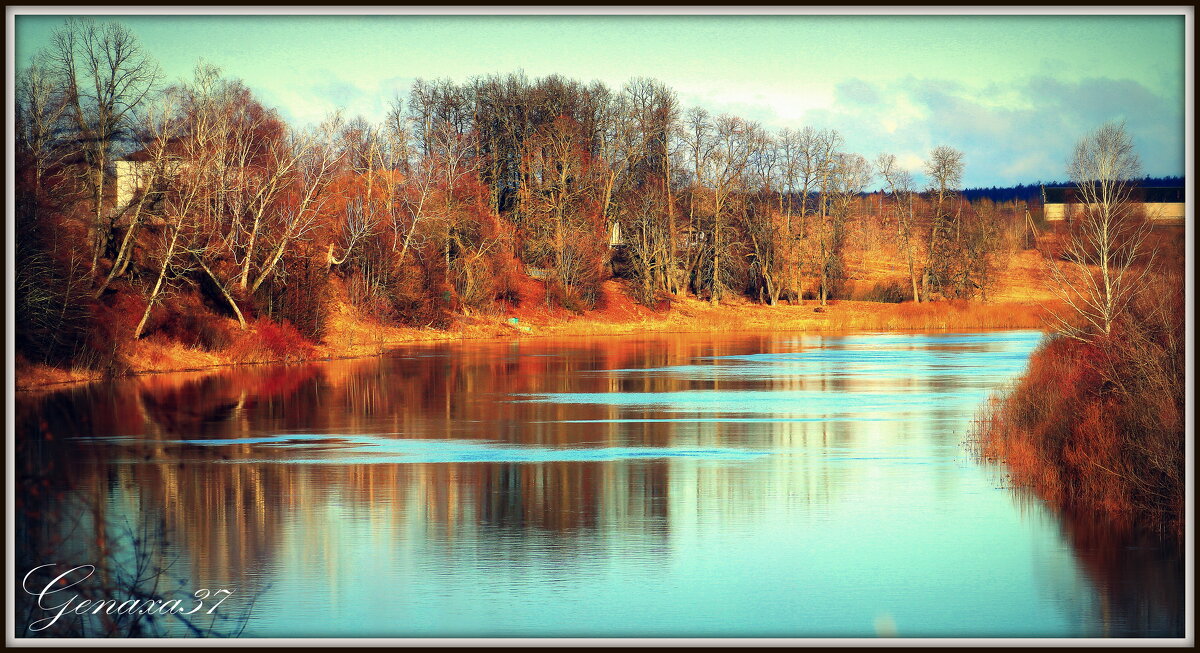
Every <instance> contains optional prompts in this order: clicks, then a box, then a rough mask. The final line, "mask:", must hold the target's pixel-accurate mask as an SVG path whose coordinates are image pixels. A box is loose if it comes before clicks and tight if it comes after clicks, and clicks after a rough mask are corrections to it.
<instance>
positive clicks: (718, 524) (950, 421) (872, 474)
mask: <svg viewBox="0 0 1200 653" xmlns="http://www.w3.org/2000/svg"><path fill="white" fill-rule="evenodd" d="M1037 339H1038V334H1036V333H1031V332H1004V333H988V334H949V335H948V334H939V335H919V334H860V335H839V336H789V335H778V334H776V335H761V336H746V335H739V336H660V337H652V338H603V339H592V340H586V339H580V340H572V341H551V340H536V341H519V342H511V343H483V344H480V343H474V344H438V345H428V346H423V347H414V348H413V349H410V350H405V351H404V352H400V353H396V354H394V355H390V356H387V357H385V358H382V359H369V360H357V361H332V362H327V363H320V364H307V365H293V366H279V367H257V368H243V369H237V370H226V371H221V372H218V373H213V374H190V375H156V376H147V377H141V378H137V379H133V380H128V381H122V382H116V383H108V384H96V385H92V386H87V387H83V388H76V389H72V390H68V391H64V392H59V393H53V394H48V395H44V396H38V397H32V396H31V397H22V398H21V400H20V401H19V402H18V415H17V419H18V434H19V436H20V437H19V443H20V447H19V449H20V450H19V452H18V456H19V460H20V461H21V465H20V466H19V471H20V472H21V473H20V476H21V478H20V479H19V480H20V482H21V483H22V484H23V485H22V487H24V488H26V490H28V489H29V488H31V487H37V488H38V490H37V492H36V493H32V492H28V491H25V492H22V493H21V496H22V497H23V502H24V503H23V505H22V508H23V509H24V518H23V519H20V520H18V526H19V531H20V534H19V535H20V539H19V543H20V546H19V547H18V548H19V551H20V554H21V555H20V558H19V560H22V561H25V562H27V563H32V562H33V561H34V560H40V559H41V558H42V557H44V556H45V555H50V554H51V553H52V554H54V555H59V556H61V557H64V558H70V559H79V560H87V559H89V558H96V557H97V556H100V557H104V556H114V555H117V554H116V553H114V552H113V551H112V548H113V547H115V544H114V541H115V538H114V535H113V530H114V529H115V528H116V527H117V526H118V525H119V524H128V523H130V522H131V521H132V522H136V523H143V524H144V523H153V524H157V525H160V526H161V527H162V530H163V531H164V532H165V533H167V534H168V537H167V540H168V544H167V546H165V547H164V548H163V549H162V550H161V551H160V552H159V553H158V555H160V556H161V557H162V558H163V559H164V560H167V559H171V560H177V561H179V562H178V564H177V566H176V569H180V570H184V575H185V576H186V577H187V578H189V579H190V580H191V581H192V582H193V583H194V584H195V586H201V585H204V584H210V585H221V586H235V587H237V588H238V589H239V591H240V592H241V595H243V596H249V595H251V594H254V593H256V592H257V593H260V594H261V598H260V601H259V602H258V604H257V605H256V606H255V613H254V618H253V619H252V621H251V622H250V624H249V627H248V628H247V631H246V634H247V635H251V636H304V635H311V636H422V635H462V636H476V635H477V636H504V635H564V636H618V635H621V636H658V635H678V636H722V635H747V636H748V635H770V636H826V635H829V636H843V635H845V636H869V635H872V634H874V624H876V623H877V622H878V621H879V619H880V616H881V615H885V616H886V618H887V619H890V620H892V621H893V622H894V623H895V625H896V630H897V632H898V633H899V634H900V635H909V636H912V635H928V636H940V635H950V636H973V635H985V636H1006V635H1012V636H1017V635H1034V636H1036V635H1057V636H1078V635H1115V634H1124V635H1147V634H1154V635H1162V634H1172V633H1175V632H1177V631H1178V629H1179V628H1181V626H1180V625H1179V624H1181V617H1176V616H1175V615H1176V612H1178V614H1182V607H1181V603H1182V599H1181V598H1180V597H1181V596H1182V585H1181V580H1179V579H1180V578H1181V575H1180V574H1179V573H1177V572H1178V571H1179V568H1180V567H1181V562H1180V560H1181V557H1180V555H1179V554H1178V552H1174V553H1172V552H1170V551H1167V552H1165V553H1164V551H1165V549H1163V546H1162V545H1161V544H1160V543H1156V542H1148V543H1143V544H1144V546H1146V547H1147V548H1146V550H1147V551H1151V552H1152V553H1151V554H1148V555H1139V554H1129V553H1125V552H1124V551H1126V550H1127V547H1126V546H1125V545H1123V544H1122V545H1115V544H1109V543H1102V544H1099V545H1095V546H1093V544H1090V543H1094V542H1095V541H1096V537H1095V536H1094V534H1093V536H1089V537H1086V538H1083V539H1081V536H1080V534H1079V531H1078V530H1077V529H1076V530H1072V528H1073V527H1071V526H1069V525H1070V524H1072V523H1073V522H1071V521H1070V520H1062V519H1061V518H1058V517H1055V516H1053V515H1050V514H1048V513H1047V512H1046V511H1045V510H1044V509H1042V508H1041V507H1040V506H1038V505H1036V504H1032V505H1030V504H1023V503H1021V502H1020V501H1019V500H1015V499H1014V497H1013V495H1012V494H1011V493H1010V492H1008V491H1006V490H1003V489H1000V488H997V487H996V483H995V479H994V476H993V475H992V474H991V473H990V472H989V470H985V469H981V468H980V467H978V466H977V465H975V464H974V463H973V462H972V461H971V460H970V459H969V457H968V456H967V455H966V454H965V453H964V452H963V450H962V448H961V446H960V440H961V437H962V435H963V433H964V431H965V430H966V426H967V424H968V421H969V419H970V418H971V416H972V415H973V413H974V411H975V410H976V408H977V407H978V406H979V405H980V404H981V402H982V401H983V400H984V398H986V396H987V394H988V393H989V392H990V391H991V390H993V389H995V388H996V387H998V386H999V385H1000V384H1002V383H1004V382H1006V381H1007V380H1008V379H1011V378H1012V377H1013V376H1014V375H1015V374H1017V373H1019V372H1020V370H1021V369H1022V368H1023V365H1024V362H1025V360H1026V358H1027V357H1028V354H1029V352H1030V351H1031V349H1032V348H1033V346H1035V345H1036V342H1037ZM1064 528H1065V529H1066V534H1065V535H1064V531H1063V529H1064ZM1098 532H1100V533H1102V532H1104V531H1103V530H1101V531H1098ZM81 533H86V536H81ZM1085 540H1086V542H1085ZM1072 546H1074V548H1075V549H1078V550H1079V551H1081V553H1080V554H1078V555H1076V554H1075V553H1074V552H1073V550H1072ZM1136 550H1140V549H1135V551H1136ZM1098 551H1102V552H1103V553H1096V552H1098ZM1100 558H1103V559H1104V560H1105V562H1104V563H1103V564H1098V563H1096V562H1095V560H1097V559H1100ZM1143 559H1145V561H1144V562H1133V561H1135V560H1143ZM33 564H37V563H33ZM1131 564H1136V565H1139V569H1141V568H1143V567H1151V568H1152V569H1146V570H1143V571H1146V573H1149V574H1150V575H1151V576H1152V577H1155V578H1159V579H1160V581H1159V582H1157V583H1156V584H1155V585H1154V587H1155V588H1156V589H1155V590H1154V592H1155V593H1156V596H1157V595H1158V594H1161V595H1163V596H1166V597H1168V598H1169V597H1172V596H1174V597H1176V601H1175V602H1174V603H1172V602H1171V601H1169V600H1168V601H1162V600H1159V599H1158V598H1156V597H1151V596H1147V592H1146V591H1144V590H1145V588H1143V587H1141V586H1139V585H1138V584H1137V583H1136V582H1126V581H1115V580H1113V575H1112V574H1108V575H1106V574H1107V573H1108V572H1106V571H1105V570H1110V569H1117V568H1122V565H1131ZM1117 575H1118V576H1120V577H1121V578H1124V579H1129V578H1135V577H1136V576H1134V575H1132V574H1130V573H1128V572H1121V573H1119V574H1117ZM1173 579H1174V580H1175V581H1178V583H1179V584H1177V585H1172V582H1173ZM1048 587H1049V588H1053V589H1052V590H1051V591H1047V588H1048ZM1139 610H1140V611H1141V613H1139V612H1138V611H1139ZM1114 611H1119V612H1121V613H1122V614H1129V615H1133V616H1131V617H1128V618H1126V617H1122V618H1120V619H1116V620H1114V619H1113V618H1112V613H1113V612H1114ZM1138 614H1144V615H1146V616H1145V618H1137V617H1136V615H1138ZM1114 623H1117V624H1118V626H1119V627H1114V626H1113V624H1114Z"/></svg>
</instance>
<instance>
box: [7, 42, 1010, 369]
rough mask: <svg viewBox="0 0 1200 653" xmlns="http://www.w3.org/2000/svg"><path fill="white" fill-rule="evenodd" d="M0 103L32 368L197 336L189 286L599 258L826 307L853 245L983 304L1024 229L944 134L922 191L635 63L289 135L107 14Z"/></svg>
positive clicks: (219, 303)
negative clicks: (153, 51) (977, 186)
mask: <svg viewBox="0 0 1200 653" xmlns="http://www.w3.org/2000/svg"><path fill="white" fill-rule="evenodd" d="M16 100H17V101H16V125H17V153H16V154H17V163H18V175H17V188H16V204H17V221H18V225H17V227H18V242H19V245H20V247H19V252H18V262H17V275H18V279H17V304H18V306H17V309H18V310H17V313H18V316H19V317H18V319H19V328H18V338H19V341H20V345H21V348H22V351H23V352H24V353H25V354H27V355H28V356H30V357H31V358H36V359H44V360H47V361H53V360H64V359H67V358H71V357H73V356H76V355H77V354H79V352H80V351H83V350H86V349H87V347H85V344H88V345H89V346H92V347H93V348H94V347H95V346H96V344H97V337H98V336H96V333H95V331H96V330H95V328H94V326H95V325H96V324H98V323H106V324H110V326H111V324H115V323H120V324H121V326H120V327H119V328H117V327H115V326H111V328H109V332H106V333H104V334H101V335H102V336H103V337H99V340H100V341H105V340H113V339H121V338H125V339H128V338H133V339H137V338H140V337H143V336H145V335H147V334H149V333H152V332H154V331H164V332H179V333H183V332H187V331H196V330H201V331H202V330H203V325H202V324H193V323H192V322H194V321H195V318H194V317H189V315H190V313H189V312H188V311H187V310H184V309H182V308H179V307H180V306H181V305H183V304H185V303H186V302H187V301H191V300H189V299H187V298H189V297H192V298H194V297H199V298H201V299H202V301H203V303H204V305H205V307H206V308H207V309H208V310H212V311H218V312H221V313H224V314H226V315H228V316H229V317H231V318H233V319H235V320H236V321H237V323H238V324H239V326H240V327H241V328H242V329H247V328H249V326H250V323H251V322H253V321H254V320H258V319H264V318H265V319H268V320H273V321H276V322H282V321H287V322H288V323H290V324H292V325H294V326H295V327H296V328H298V329H300V331H301V332H302V333H303V334H304V335H306V336H308V337H310V338H317V337H319V336H320V334H321V329H322V325H323V320H324V311H325V310H326V308H327V307H326V302H324V301H323V298H324V297H325V296H326V295H327V294H328V293H329V292H331V291H330V288H329V283H330V281H331V280H333V279H337V280H339V281H340V283H341V284H342V285H344V287H345V289H346V292H347V294H348V298H349V301H350V302H352V303H353V304H354V305H356V306H357V307H359V308H360V309H363V310H364V311H366V312H368V313H369V314H372V315H375V316H378V317H380V318H381V319H386V320H393V321H399V322H407V323H413V324H423V325H424V324H429V325H437V324H441V323H444V322H445V320H446V319H447V317H448V315H450V314H452V313H453V312H455V311H468V312H469V311H474V310H478V311H488V310H492V309H494V308H495V307H496V306H498V305H501V304H505V303H509V304H511V303H513V302H517V301H520V297H521V293H520V287H521V284H522V279H523V278H527V277H525V275H526V274H533V275H534V276H537V277H539V278H541V279H543V282H544V284H545V289H546V293H545V297H546V299H545V301H547V302H549V303H554V304H557V305H560V306H565V307H567V308H571V309H576V310H578V309H583V308H587V307H591V306H594V305H595V304H596V302H597V301H598V300H599V298H600V287H601V283H602V282H603V281H604V280H606V279H608V278H611V277H613V276H615V277H617V278H621V279H624V280H626V282H627V284H628V288H629V291H630V293H631V294H632V295H633V296H634V297H635V298H636V299H638V300H639V301H642V302H644V303H646V304H655V303H657V302H660V301H663V300H664V299H669V298H670V297H673V296H678V295H680V294H685V293H687V294H691V295H693V296H696V297H698V298H701V299H704V300H708V301H712V302H714V303H715V302H719V301H721V300H722V299H723V298H725V297H728V296H730V295H743V296H747V297H750V298H752V299H756V300H759V301H763V302H765V303H769V304H774V303H777V302H780V301H792V302H795V301H802V300H804V299H806V298H811V299H814V300H816V301H819V302H820V303H822V304H824V303H825V302H827V301H828V300H830V299H831V298H838V297H843V296H845V295H846V286H845V282H846V280H847V276H848V270H849V267H850V264H851V261H850V260H848V257H849V256H850V255H851V254H852V253H853V252H859V251H861V250H863V249H864V248H865V249H871V248H877V249H879V250H880V251H886V252H887V253H890V254H893V255H894V256H895V258H896V260H899V261H902V266H901V267H902V269H903V274H902V277H903V280H904V281H903V284H902V285H903V291H902V293H901V294H902V295H903V296H902V297H900V298H902V299H910V300H915V301H930V300H936V299H939V298H970V297H976V296H983V297H984V298H986V293H987V290H988V287H989V286H990V285H991V284H992V283H993V280H994V272H995V270H996V269H997V266H998V265H1000V264H1001V261H1002V257H1003V254H1004V252H1005V251H1006V249H1012V248H1013V247H1015V246H1016V245H1014V242H1015V239H1014V238H1013V237H1012V233H1015V232H1016V231H1019V230H1020V229H1023V228H1024V220H1025V216H1024V211H1023V207H1019V206H1018V205H1017V204H1014V203H1008V204H1005V205H998V204H996V203H994V202H991V201H988V200H979V201H975V202H971V201H968V198H967V197H966V196H965V195H964V193H963V192H962V190H961V186H962V175H963V171H964V167H965V164H966V162H965V160H964V157H963V154H962V152H960V151H958V150H956V149H954V148H953V147H950V146H945V145H943V146H939V147H936V148H934V149H933V150H932V151H931V152H930V153H929V155H928V158H927V161H926V162H925V163H924V167H923V171H924V173H925V176H926V177H927V178H928V180H929V181H928V183H927V184H923V185H921V184H918V183H917V182H916V181H915V179H914V175H913V173H912V171H910V170H907V169H904V168H903V167H902V166H900V165H899V164H898V163H897V159H896V157H895V156H894V155H893V154H889V153H881V154H877V155H876V156H873V157H872V158H871V159H868V158H867V157H866V156H864V155H862V154H859V153H854V152H850V151H848V150H847V148H846V147H845V142H844V138H843V136H842V135H841V134H840V133H839V132H838V131H837V130H834V129H818V128H815V127H812V126H803V127H799V128H794V129H793V128H785V129H780V130H771V129H768V128H765V127H763V126H762V125H760V124H758V123H755V122H753V121H749V120H746V119H744V118H742V117H739V116H736V115H731V114H721V115H712V114H710V113H709V112H708V111H707V110H705V109H704V108H701V107H690V108H684V107H683V106H682V105H681V103H680V101H679V99H678V96H677V94H676V93H675V91H673V90H672V89H671V88H669V87H668V86H666V85H665V84H663V83H662V82H660V81H657V80H654V79H649V78H635V79H632V80H630V81H629V82H627V83H626V84H624V85H623V86H622V87H621V88H619V89H613V88H609V87H608V86H606V85H604V84H602V83H599V82H592V83H590V84H585V83H582V82H579V81H576V80H572V79H568V78H565V77H563V76H559V75H550V76H547V77H543V78H538V79H530V78H528V77H526V76H525V75H524V74H523V73H520V72H517V73H509V74H493V75H485V76H479V77H473V78H470V79H468V80H466V81H465V82H462V83H456V82H454V81H451V80H444V79H439V80H424V79H419V80H417V81H416V82H414V83H413V85H412V87H411V89H410V90H409V92H408V93H407V96H406V97H403V98H401V97H399V96H397V97H395V98H393V100H392V102H391V104H390V107H389V110H388V111H387V113H386V116H385V117H384V118H383V119H382V120H381V121H378V122H370V121H367V120H365V119H363V118H361V117H358V118H353V119H346V118H345V117H344V116H343V115H342V114H341V113H340V112H337V113H334V114H332V115H330V116H329V117H328V118H327V119H326V120H324V121H323V122H322V123H321V124H319V125H316V126H312V127H299V126H296V125H289V124H287V123H286V122H285V121H284V120H282V119H281V118H280V116H279V114H278V112H277V111H275V110H274V109H272V108H270V107H267V106H264V105H263V104H262V103H261V102H260V101H259V99H257V98H256V97H255V96H254V93H253V92H252V91H251V90H250V89H249V88H248V87H247V86H246V85H245V84H244V83H243V82H242V81H240V80H237V79H232V78H229V77H227V76H225V75H223V74H222V72H221V70H220V69H219V68H217V67H216V66H214V65H212V64H209V63H204V62H201V63H200V64H198V65H197V66H196V68H195V70H194V72H193V74H192V76H191V79H188V80H185V81H179V82H175V83H170V84H167V83H164V80H163V76H162V74H161V72H160V70H159V68H158V66H157V64H156V63H155V61H154V59H153V58H152V56H151V55H150V54H149V53H147V52H145V51H144V50H143V49H142V47H141V45H140V44H139V42H138V40H137V38H136V36H135V35H134V34H133V33H132V32H131V31H130V30H129V29H128V28H126V27H125V26H123V25H121V24H119V23H97V22H95V21H92V20H90V19H70V20H68V21H66V22H65V23H64V25H63V26H61V27H60V28H59V29H58V30H57V31H56V32H55V33H54V36H53V38H52V40H51V42H50V44H49V45H48V46H47V47H46V48H45V49H43V50H42V51H40V52H38V53H37V54H36V56H35V57H34V58H33V60H32V63H31V64H30V65H28V66H27V67H26V68H24V69H23V70H21V71H19V74H18V79H17V98H16ZM876 180H879V182H880V183H881V185H882V186H883V190H882V191H880V192H876V193H868V192H867V189H868V187H869V186H871V185H872V183H873V182H874V181H876ZM87 325H92V327H88V326H87ZM89 329H90V330H89ZM118 332H119V333H118Z"/></svg>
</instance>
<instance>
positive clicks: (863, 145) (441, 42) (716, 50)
mask: <svg viewBox="0 0 1200 653" xmlns="http://www.w3.org/2000/svg"><path fill="white" fill-rule="evenodd" d="M64 19H65V16H63V15H54V16H33V15H17V16H16V18H15V61H16V63H17V65H18V66H21V65H24V64H26V63H27V62H28V60H29V58H30V57H31V56H32V55H33V53H34V52H36V51H37V50H38V49H40V48H42V47H44V46H45V45H46V43H47V42H48V38H49V35H50V33H51V32H52V31H53V30H54V29H55V28H57V27H58V26H59V25H61V24H62V22H63V20H64ZM97 20H118V21H120V22H122V23H125V24H126V25H127V26H128V27H130V28H131V29H132V30H133V32H134V33H135V34H136V35H137V36H138V38H139V39H140V40H141V42H142V44H143V46H144V47H145V49H146V51H147V52H148V53H149V54H151V55H152V56H153V57H154V58H155V59H156V60H157V61H158V62H159V64H160V66H161V67H162V70H163V73H164V76H165V79H166V80H167V81H178V80H184V79H187V78H189V77H190V75H191V71H192V69H193V67H194V66H195V64H196V62H197V61H199V60H200V59H204V60H206V61H208V62H210V63H213V64H216V65H217V66H219V67H221V69H222V70H223V71H224V74H225V75H227V76H230V77H237V78H240V79H242V80H243V81H244V82H245V83H246V85H247V86H249V87H250V88H251V89H252V90H254V91H255V93H256V95H257V96H258V97H259V99H260V101H262V102H263V104H265V105H267V106H272V107H274V108H276V109H278V110H279V112H280V114H281V115H282V116H283V117H285V118H286V119H288V120H289V121H290V122H292V123H293V124H297V125H303V124H308V123H314V122H318V121H320V120H321V119H322V118H323V117H324V116H325V115H327V114H328V113H329V112H330V111H332V110H334V109H336V108H338V107H342V108H344V109H345V113H346V115H347V117H354V116H356V115H362V116H364V117H366V118H367V119H369V120H378V119H380V118H382V117H383V114H384V111H385V108H386V106H387V104H388V101H389V100H390V99H391V98H392V97H393V96H394V95H395V94H397V93H399V94H400V95H401V96H404V95H406V94H407V90H408V89H409V88H410V86H411V85H412V82H413V80H415V79H417V78H424V79H437V78H449V79H452V80H454V81H456V82H460V83H461V82H464V81H466V80H467V79H468V78H470V77H472V76H476V75H485V74H490V73H508V72H513V71H516V70H524V71H525V73H526V75H527V76H529V77H530V78H536V77H542V76H545V75H549V74H552V73H558V74H561V75H563V76H565V77H569V78H574V79H578V80H580V81H583V82H590V81H593V80H600V81H602V82H604V83H606V84H607V85H608V86H610V87H611V88H614V89H619V88H620V87H621V86H622V85H623V84H624V83H625V82H626V81H628V80H629V79H631V78H633V77H639V76H645V77H653V78H656V79H658V80H661V81H662V82H664V83H665V84H667V85H668V86H670V87H671V88H673V89H675V91H676V92H677V93H678V95H679V99H680V102H681V104H682V106H683V107H684V108H687V107H691V106H703V107H705V108H707V109H708V110H710V111H712V112H713V113H715V114H719V113H726V112H728V113H733V114H736V115H740V116H742V117H743V118H746V119H749V120H755V121H758V122H760V123H761V124H762V125H763V126H764V127H767V128H769V129H772V130H777V129H780V128H784V127H790V128H799V127H804V126H810V125H811V126H813V127H818V128H833V129H837V130H838V131H839V132H840V133H841V134H842V135H843V137H844V138H845V143H846V148H847V149H848V150H850V151H853V152H858V153H860V154H863V155H864V156H866V157H867V158H868V159H874V157H875V156H876V155H877V154H878V153H880V152H889V153H893V154H896V155H897V158H898V160H899V162H900V163H901V165H903V166H905V167H907V168H909V169H910V170H913V171H916V172H919V171H920V168H921V165H922V161H923V160H924V159H925V158H926V157H927V156H928V153H929V151H930V150H931V149H932V148H934V147H936V146H938V145H950V146H953V147H956V148H958V149H960V150H962V151H963V153H964V158H965V162H966V170H965V174H964V185H965V186H968V187H971V186H993V185H996V186H1001V185H1010V184H1017V183H1032V182H1036V181H1050V180H1063V179H1065V178H1066V171H1065V170H1066V162H1067V159H1068V157H1069V156H1070V153H1071V150H1072V148H1073V146H1074V144H1075V143H1076V142H1078V140H1079V139H1080V138H1082V137H1084V136H1085V135H1086V134H1087V133H1088V132H1090V131H1092V130H1094V129H1096V128H1097V127H1099V126H1100V125H1102V124H1103V123H1105V122H1107V121H1110V120H1124V121H1125V122H1126V127H1127V129H1128V131H1129V133H1130V134H1131V136H1132V137H1133V140H1134V143H1135V146H1136V147H1137V149H1138V152H1139V154H1140V156H1141V159H1142V165H1143V170H1144V172H1145V173H1146V174H1150V175H1155V176H1159V175H1182V174H1184V170H1185V152H1184V143H1185V131H1184V129H1185V127H1184V125H1185V116H1186V113H1185V112H1186V105H1185V94H1186V88H1185V74H1186V71H1185V22H1184V16H1183V15H1149V16H1133V15H1110V16H1085V15H1069V16H1051V15H1042V16H984V15H974V16H866V15H863V16H811V15H810V16H794V15H793V16H779V15H775V16H765V15H758V16H728V15H723V16H679V15H676V16H404V15H393V16H331V15H322V16H270V15H266V16H263V15H260V16H212V15H209V16H184V15H174V16H151V15H140V16H97ZM875 185H876V186H877V185H878V184H875Z"/></svg>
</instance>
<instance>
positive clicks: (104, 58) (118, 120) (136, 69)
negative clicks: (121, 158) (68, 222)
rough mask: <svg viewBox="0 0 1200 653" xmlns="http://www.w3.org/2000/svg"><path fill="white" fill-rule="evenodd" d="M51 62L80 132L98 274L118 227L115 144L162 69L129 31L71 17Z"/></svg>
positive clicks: (56, 36) (57, 35)
mask: <svg viewBox="0 0 1200 653" xmlns="http://www.w3.org/2000/svg"><path fill="white" fill-rule="evenodd" d="M52 39H53V40H52V45H51V55H50V56H51V57H52V59H53V60H54V67H55V70H56V73H57V74H58V75H59V76H60V78H61V82H60V83H61V85H62V87H63V88H64V89H65V92H66V100H67V104H68V106H69V111H70V115H71V117H72V119H73V121H74V123H75V128H76V129H77V130H78V138H79V142H80V146H81V149H82V150H83V153H84V155H85V157H86V160H87V164H88V171H87V174H86V175H85V178H84V179H85V183H86V185H87V187H88V189H89V191H90V192H91V194H92V203H93V218H94V221H93V224H91V225H89V233H90V234H91V236H92V269H93V270H94V269H95V268H96V265H97V263H98V262H99V259H100V257H101V256H103V255H104V253H105V250H106V249H107V248H108V247H109V245H110V243H111V240H112V232H113V231H114V230H115V228H116V226H115V224H113V221H112V220H109V219H108V216H105V212H104V195H105V178H106V175H107V174H108V167H109V165H110V164H111V162H112V158H113V156H112V148H113V145H114V143H115V142H116V141H117V140H118V139H119V138H122V137H123V136H124V135H125V132H126V130H127V129H128V128H129V126H130V121H131V119H132V117H133V115H134V112H135V111H136V110H137V108H138V107H139V106H141V105H142V103H143V102H144V101H145V100H146V99H147V98H148V97H149V96H150V94H151V93H152V91H153V90H154V88H155V85H156V84H157V82H158V80H159V76H160V75H159V68H158V64H156V63H155V62H154V61H153V60H152V59H150V57H149V56H148V55H146V54H145V53H144V52H143V51H142V48H141V45H140V44H139V43H138V40H137V37H136V36H134V34H133V32H131V31H130V30H129V28H127V27H125V26H124V25H121V24H120V23H103V24H97V23H96V22H95V21H93V20H92V19H90V18H71V19H69V20H68V21H67V23H66V24H65V25H64V26H63V27H61V28H59V29H58V30H57V31H56V32H55V33H54V36H53V37H52Z"/></svg>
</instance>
